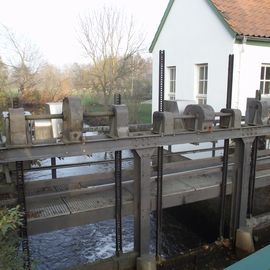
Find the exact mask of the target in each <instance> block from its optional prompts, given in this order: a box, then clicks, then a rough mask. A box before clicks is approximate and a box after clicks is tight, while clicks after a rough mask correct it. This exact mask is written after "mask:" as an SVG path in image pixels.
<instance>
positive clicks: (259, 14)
mask: <svg viewBox="0 0 270 270" xmlns="http://www.w3.org/2000/svg"><path fill="white" fill-rule="evenodd" d="M211 2H212V3H213V4H214V6H215V7H216V8H217V10H218V11H219V12H220V14H221V15H222V16H223V18H224V19H225V21H226V22H227V23H228V25H229V26H230V27H231V28H232V30H233V31H234V32H236V33H237V34H239V35H245V36H253V37H266V38H270V0H211Z"/></svg>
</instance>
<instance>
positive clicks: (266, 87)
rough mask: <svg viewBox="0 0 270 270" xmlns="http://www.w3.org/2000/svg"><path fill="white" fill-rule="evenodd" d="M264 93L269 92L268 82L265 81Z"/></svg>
mask: <svg viewBox="0 0 270 270" xmlns="http://www.w3.org/2000/svg"><path fill="white" fill-rule="evenodd" d="M264 93H265V94H269V93H270V82H265V90H264Z"/></svg>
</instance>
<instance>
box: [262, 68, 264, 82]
mask: <svg viewBox="0 0 270 270" xmlns="http://www.w3.org/2000/svg"><path fill="white" fill-rule="evenodd" d="M263 79H264V67H262V68H261V80H263Z"/></svg>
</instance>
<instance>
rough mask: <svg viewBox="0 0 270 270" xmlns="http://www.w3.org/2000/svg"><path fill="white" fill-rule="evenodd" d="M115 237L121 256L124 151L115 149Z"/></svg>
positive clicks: (118, 98)
mask: <svg viewBox="0 0 270 270" xmlns="http://www.w3.org/2000/svg"><path fill="white" fill-rule="evenodd" d="M114 104H115V105H120V104H121V95H120V94H115V95H114ZM114 159H115V163H114V165H115V170H114V179H115V229H116V231H115V238H116V244H115V249H116V256H117V257H119V256H120V255H121V254H122V253H123V245H122V151H115V153H114Z"/></svg>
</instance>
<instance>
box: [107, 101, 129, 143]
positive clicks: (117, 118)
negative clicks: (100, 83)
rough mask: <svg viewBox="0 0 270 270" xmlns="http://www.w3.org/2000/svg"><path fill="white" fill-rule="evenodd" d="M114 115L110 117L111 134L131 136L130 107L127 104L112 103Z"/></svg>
mask: <svg viewBox="0 0 270 270" xmlns="http://www.w3.org/2000/svg"><path fill="white" fill-rule="evenodd" d="M112 110H113V113H114V116H112V117H111V118H110V136H111V137H118V138H125V137H128V136H129V128H128V108H127V106H126V105H112Z"/></svg>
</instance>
